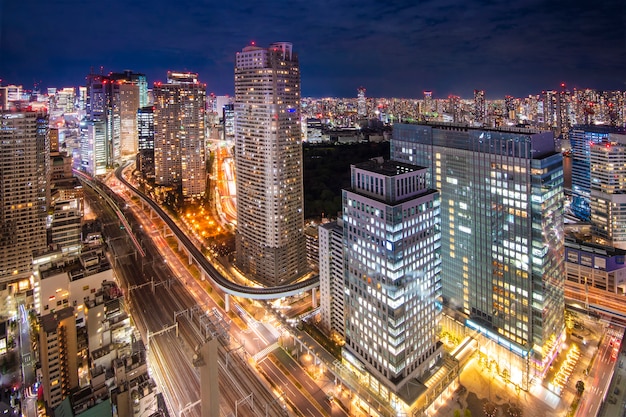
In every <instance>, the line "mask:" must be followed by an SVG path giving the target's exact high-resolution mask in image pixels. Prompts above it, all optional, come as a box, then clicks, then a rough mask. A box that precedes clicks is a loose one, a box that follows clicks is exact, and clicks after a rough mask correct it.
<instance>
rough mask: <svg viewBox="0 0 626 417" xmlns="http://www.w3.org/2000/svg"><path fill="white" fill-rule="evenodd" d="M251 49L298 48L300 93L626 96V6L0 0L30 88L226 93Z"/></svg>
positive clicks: (3, 64)
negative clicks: (162, 84) (190, 86)
mask: <svg viewBox="0 0 626 417" xmlns="http://www.w3.org/2000/svg"><path fill="white" fill-rule="evenodd" d="M251 41H255V42H256V44H257V45H260V46H267V45H269V44H270V43H271V42H275V41H288V42H292V43H293V44H294V50H296V51H297V52H298V54H299V56H300V69H301V72H302V94H303V96H305V97H307V96H309V97H326V96H335V97H354V96H356V89H357V88H358V87H359V86H364V87H365V88H366V89H367V96H369V97H406V98H421V97H422V92H423V91H424V90H432V91H433V94H434V96H435V97H436V98H443V97H447V96H448V95H449V94H456V95H459V96H461V97H464V98H469V97H471V96H472V92H473V90H474V89H475V88H477V89H484V90H485V91H486V95H487V98H490V99H494V98H501V97H502V96H504V95H505V94H510V95H514V96H525V95H528V94H537V93H539V92H541V90H546V89H558V88H559V86H560V84H561V82H565V83H566V84H567V86H568V88H570V89H573V88H595V89H601V90H625V89H626V0H595V1H593V0H588V1H581V0H537V1H533V0H519V1H514V0H513V1H498V0H493V1H491V0H482V1H475V0H413V1H395V0H358V1H355V0H335V1H329V0H318V1H301V0H292V1H289V0H282V1H281V0H259V1H256V2H252V1H248V0H213V1H208V0H195V1H190V0H127V1H121V0H111V1H93V0H56V1H55V0H0V79H2V83H3V84H22V85H23V86H24V87H25V88H32V87H33V83H34V82H38V83H40V85H41V87H42V88H46V87H59V88H60V87H67V86H78V85H83V84H84V80H85V75H86V74H87V73H89V71H90V69H91V68H94V69H95V71H96V72H99V71H100V67H103V68H104V72H105V73H108V72H110V71H122V70H124V69H132V70H134V71H137V72H143V73H145V74H146V75H147V76H148V82H149V83H150V85H151V84H152V82H154V81H164V80H165V77H166V71H167V70H189V71H194V72H198V73H199V77H200V80H201V81H203V82H205V83H207V84H208V87H207V89H208V91H209V92H215V93H216V94H219V95H222V94H232V93H233V66H234V56H235V52H237V51H240V50H241V49H242V48H243V47H244V46H246V45H247V44H249V43H250V42H251Z"/></svg>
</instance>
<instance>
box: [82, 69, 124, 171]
mask: <svg viewBox="0 0 626 417" xmlns="http://www.w3.org/2000/svg"><path fill="white" fill-rule="evenodd" d="M120 117H121V115H120V84H119V83H117V82H115V81H114V80H113V79H112V78H110V77H108V76H106V75H99V74H89V75H88V76H87V101H86V108H85V122H86V124H87V125H88V126H94V128H93V129H87V130H86V131H84V133H86V134H87V136H86V137H84V136H83V137H81V150H82V149H83V147H82V143H84V142H85V141H87V142H89V143H90V144H91V145H93V146H89V147H87V149H91V150H92V151H93V148H94V147H97V148H100V147H101V146H103V147H102V149H101V150H102V151H103V152H92V154H91V157H96V158H97V159H96V160H94V161H93V162H92V160H91V159H90V156H89V155H86V154H83V153H82V152H81V161H82V164H83V168H84V169H85V170H86V171H87V172H88V173H89V174H91V175H99V174H100V173H97V172H96V171H97V169H96V168H95V167H99V166H104V167H106V168H111V167H113V166H114V165H115V164H116V163H119V161H120V157H121V142H120V140H121V139H120V129H121V124H120V122H121V119H120ZM102 139H103V140H104V142H103V143H102V144H101V142H102ZM85 161H88V162H89V163H88V164H87V163H86V162H85Z"/></svg>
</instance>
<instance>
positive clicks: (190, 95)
mask: <svg viewBox="0 0 626 417" xmlns="http://www.w3.org/2000/svg"><path fill="white" fill-rule="evenodd" d="M153 94H154V107H155V108H154V171H155V180H156V183H157V184H158V185H168V186H171V185H177V186H178V185H180V186H181V187H182V194H183V197H184V198H185V199H196V198H201V197H202V196H204V193H205V190H206V166H205V128H204V127H205V106H206V84H203V83H200V82H198V74H196V73H191V72H171V71H170V72H168V73H167V83H166V84H162V83H156V84H155V85H154V89H153Z"/></svg>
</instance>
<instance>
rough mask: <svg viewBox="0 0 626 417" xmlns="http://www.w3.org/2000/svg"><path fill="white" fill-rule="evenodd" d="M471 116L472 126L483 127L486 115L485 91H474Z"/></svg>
mask: <svg viewBox="0 0 626 417" xmlns="http://www.w3.org/2000/svg"><path fill="white" fill-rule="evenodd" d="M472 115H473V116H474V124H476V125H477V126H483V125H484V124H485V116H486V115H487V108H486V105H485V90H474V109H473V111H472Z"/></svg>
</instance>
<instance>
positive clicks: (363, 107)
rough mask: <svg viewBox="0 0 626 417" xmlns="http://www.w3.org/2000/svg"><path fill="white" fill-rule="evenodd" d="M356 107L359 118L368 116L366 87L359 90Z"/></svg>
mask: <svg viewBox="0 0 626 417" xmlns="http://www.w3.org/2000/svg"><path fill="white" fill-rule="evenodd" d="M356 91H357V99H356V107H357V114H358V115H359V117H365V116H367V101H366V100H365V87H359V88H358V89H357V90H356Z"/></svg>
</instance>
